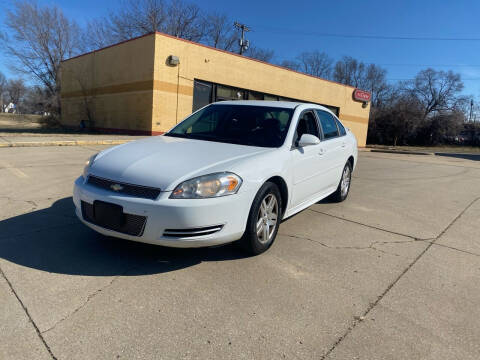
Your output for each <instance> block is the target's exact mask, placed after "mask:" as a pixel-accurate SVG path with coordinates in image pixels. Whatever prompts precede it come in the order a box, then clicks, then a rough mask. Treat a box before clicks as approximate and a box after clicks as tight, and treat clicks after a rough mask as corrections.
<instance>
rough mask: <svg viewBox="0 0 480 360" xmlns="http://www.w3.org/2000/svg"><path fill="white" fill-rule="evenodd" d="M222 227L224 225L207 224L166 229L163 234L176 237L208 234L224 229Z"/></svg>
mask: <svg viewBox="0 0 480 360" xmlns="http://www.w3.org/2000/svg"><path fill="white" fill-rule="evenodd" d="M222 228H223V225H215V226H205V227H200V228H193V229H165V231H164V232H163V236H166V237H176V238H187V237H197V236H207V235H212V234H214V233H216V232H218V231H220V230H222Z"/></svg>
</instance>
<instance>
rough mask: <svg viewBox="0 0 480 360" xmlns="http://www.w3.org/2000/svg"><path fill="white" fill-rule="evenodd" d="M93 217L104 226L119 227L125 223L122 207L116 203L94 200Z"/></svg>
mask: <svg viewBox="0 0 480 360" xmlns="http://www.w3.org/2000/svg"><path fill="white" fill-rule="evenodd" d="M93 217H94V219H95V222H96V223H97V224H98V225H100V226H103V227H106V228H120V227H122V226H123V225H125V214H124V213H123V207H122V206H120V205H117V204H112V203H108V202H104V201H100V200H95V201H94V202H93Z"/></svg>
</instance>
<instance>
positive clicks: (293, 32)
mask: <svg viewBox="0 0 480 360" xmlns="http://www.w3.org/2000/svg"><path fill="white" fill-rule="evenodd" d="M256 28H260V29H262V28H263V29H264V30H260V31H258V32H277V33H284V34H289V35H302V36H319V37H335V38H346V39H370V40H415V41H480V37H435V36H433V37H428V36H385V35H365V34H338V33H322V32H309V31H308V32H307V31H298V30H295V29H287V28H274V27H265V26H256Z"/></svg>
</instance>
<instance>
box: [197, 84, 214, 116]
mask: <svg viewBox="0 0 480 360" xmlns="http://www.w3.org/2000/svg"><path fill="white" fill-rule="evenodd" d="M212 89H213V85H212V83H207V82H204V81H198V80H195V81H194V82H193V111H197V110H198V109H201V108H202V107H204V106H206V105H208V104H210V103H212V100H213V99H212Z"/></svg>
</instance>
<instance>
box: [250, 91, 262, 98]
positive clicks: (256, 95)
mask: <svg viewBox="0 0 480 360" xmlns="http://www.w3.org/2000/svg"><path fill="white" fill-rule="evenodd" d="M263 96H264V95H263V94H262V93H260V92H257V91H248V100H263V99H264V98H263Z"/></svg>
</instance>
